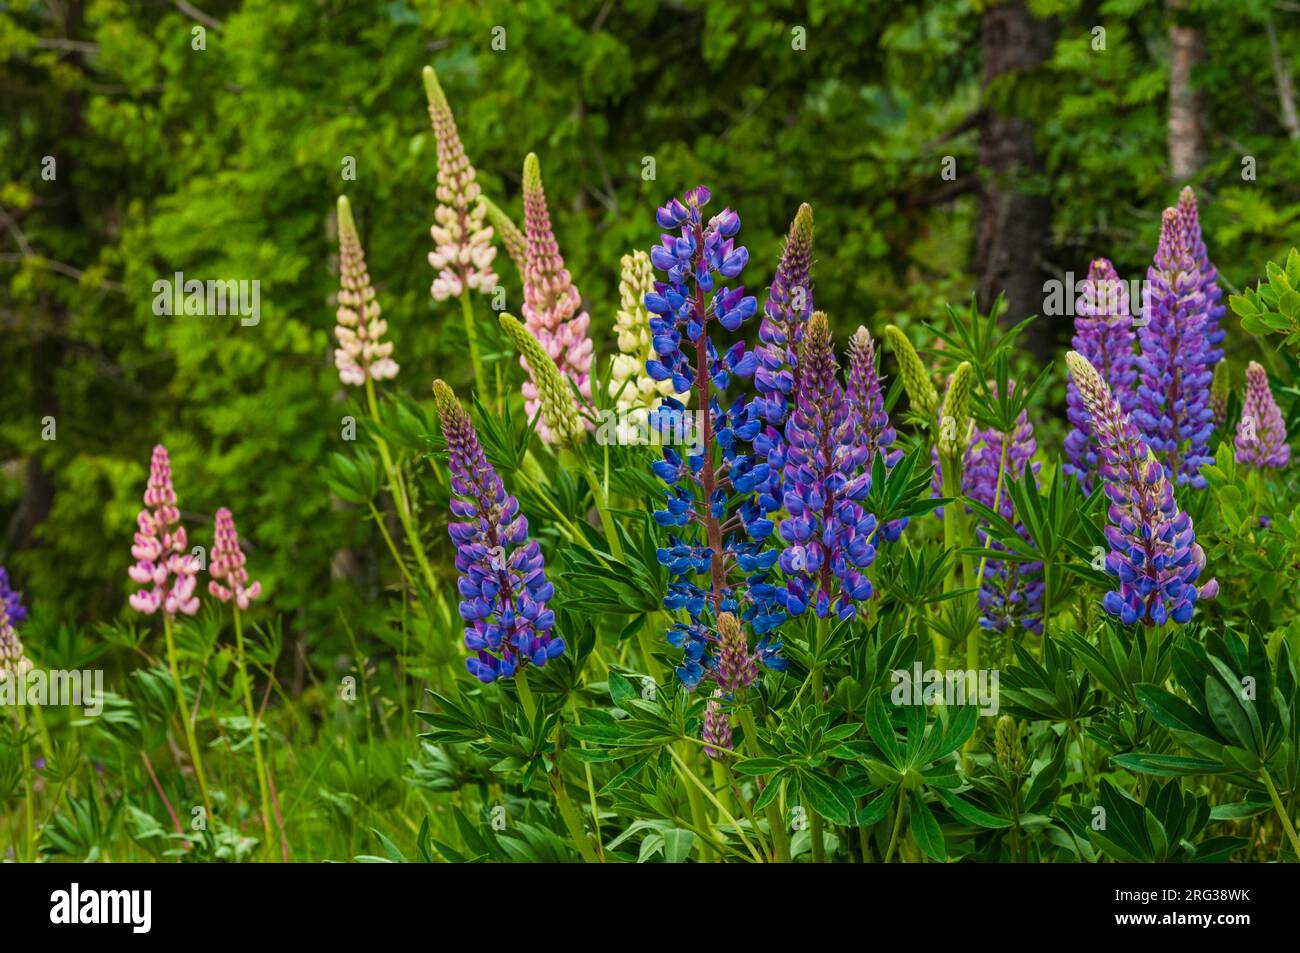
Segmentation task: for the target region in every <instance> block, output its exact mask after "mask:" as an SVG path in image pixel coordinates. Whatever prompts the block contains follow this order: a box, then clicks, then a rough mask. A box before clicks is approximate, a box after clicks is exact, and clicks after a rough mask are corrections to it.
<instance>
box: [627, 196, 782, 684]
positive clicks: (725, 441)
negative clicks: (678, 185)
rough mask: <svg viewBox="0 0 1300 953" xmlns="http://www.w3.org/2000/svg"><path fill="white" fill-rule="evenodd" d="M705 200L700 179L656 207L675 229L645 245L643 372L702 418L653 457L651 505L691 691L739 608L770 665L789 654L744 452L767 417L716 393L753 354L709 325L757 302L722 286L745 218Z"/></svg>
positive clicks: (750, 463)
mask: <svg viewBox="0 0 1300 953" xmlns="http://www.w3.org/2000/svg"><path fill="white" fill-rule="evenodd" d="M708 199H709V192H708V190H707V189H705V188H703V187H699V188H695V189H691V190H690V191H689V192H687V193H686V195H685V196H684V198H683V200H677V199H672V200H671V201H669V202H668V204H666V205H664V206H662V207H661V208H660V209H659V210H658V212H657V214H656V216H655V220H656V221H657V222H658V224H659V226H660V227H661V228H663V229H668V230H670V231H665V232H664V233H663V234H662V235H661V236H660V241H659V244H658V245H655V246H654V247H653V248H652V249H651V251H650V262H651V264H652V265H653V266H654V268H655V269H656V270H658V271H659V272H661V273H663V276H664V280H663V281H656V282H655V283H654V290H653V291H651V292H648V293H647V294H646V296H645V307H646V310H647V311H649V312H650V315H651V317H650V322H649V323H650V334H651V346H652V348H653V350H654V355H653V357H651V358H650V359H649V360H647V361H646V373H647V374H649V375H650V377H651V378H653V379H654V380H656V381H672V384H673V390H674V392H675V393H678V394H681V393H686V392H688V391H691V390H694V391H695V393H696V400H697V401H698V403H697V406H698V408H699V411H697V413H699V414H700V415H701V416H702V418H703V424H702V426H701V427H700V428H699V430H700V435H699V439H698V441H697V443H696V445H695V446H693V447H691V448H689V449H688V450H687V451H686V452H685V455H683V453H682V452H679V451H678V450H677V449H675V448H673V447H670V446H666V447H664V449H663V458H662V459H661V460H658V461H656V462H655V463H654V465H653V469H654V473H655V475H656V476H657V477H659V479H660V480H662V481H663V482H664V483H665V484H666V485H667V489H666V490H665V493H664V496H665V499H666V505H665V508H664V509H662V510H659V511H656V512H655V513H654V514H653V516H654V520H655V522H656V523H658V524H659V525H660V526H666V527H669V528H670V533H669V536H668V545H666V546H664V547H662V548H660V549H659V550H658V552H657V554H656V555H657V556H658V559H659V562H660V563H661V564H662V565H663V566H664V567H665V568H667V569H668V572H669V575H670V577H671V581H670V582H669V584H668V594H667V596H666V597H665V598H664V608H665V609H667V610H668V611H669V612H676V611H677V610H679V609H684V610H685V611H686V613H687V614H688V616H689V622H679V623H677V624H676V625H674V626H673V627H672V628H671V629H670V630H669V632H668V633H667V638H668V640H669V642H671V643H672V644H673V645H675V646H676V647H678V648H680V649H682V651H683V655H684V658H683V660H682V663H681V664H680V665H679V666H678V667H677V677H678V678H679V680H680V681H681V682H682V684H684V685H685V686H686V687H687V688H688V689H692V688H694V687H695V686H696V685H698V684H699V682H700V680H701V679H702V678H703V677H704V675H705V674H706V670H707V669H708V668H709V666H711V665H713V664H715V663H716V660H715V659H714V653H712V650H711V646H712V645H713V644H714V643H715V642H716V636H715V635H714V634H713V632H712V628H711V625H712V624H716V620H717V619H718V618H719V617H720V616H721V615H722V614H724V613H734V614H736V615H739V616H740V618H741V621H743V622H744V623H746V624H747V625H749V626H750V627H752V629H753V631H754V632H755V633H756V634H757V635H758V636H759V641H758V654H759V658H760V660H761V661H762V662H763V663H764V664H765V665H767V666H768V667H769V668H775V669H782V668H784V667H785V664H786V663H785V660H784V659H783V658H782V657H781V656H780V648H781V643H780V641H779V640H777V639H774V638H772V637H770V636H769V634H768V633H770V632H772V630H774V629H775V628H776V627H777V626H779V625H780V624H781V622H782V621H784V619H785V612H784V611H783V610H782V608H781V605H780V602H779V601H778V599H777V592H776V587H775V585H773V584H772V583H771V582H770V581H769V578H768V577H769V574H770V572H771V570H772V567H773V566H774V564H775V562H776V558H777V554H776V552H775V551H774V550H771V549H766V550H765V549H764V544H765V541H766V540H767V538H768V537H769V536H771V534H772V529H773V523H772V521H771V520H769V519H767V517H766V514H765V510H764V509H763V508H762V507H760V505H759V503H758V501H757V499H756V497H757V493H756V490H760V489H762V488H763V487H765V486H766V485H767V481H768V480H769V477H770V466H769V464H768V462H767V460H766V459H764V458H763V456H762V455H761V454H759V453H757V452H755V453H753V454H752V455H751V454H747V453H744V452H742V451H743V450H744V449H745V445H746V444H751V443H752V442H753V441H754V439H755V437H756V436H757V435H758V433H759V430H760V427H761V426H762V421H761V419H759V418H757V417H756V416H754V415H753V414H751V412H750V408H749V404H748V402H747V400H746V399H745V397H743V396H742V397H739V398H737V399H736V400H735V401H734V402H733V403H732V404H731V406H730V407H727V408H726V409H724V408H723V406H722V404H721V403H720V400H719V395H720V394H721V393H722V392H723V391H725V390H726V388H727V387H728V385H729V384H730V382H731V379H732V377H733V376H734V377H737V378H746V377H750V376H752V375H753V374H754V370H755V367H756V365H757V358H756V356H755V354H754V352H752V351H749V352H747V351H746V349H745V342H744V341H743V340H738V341H736V342H735V343H734V344H733V345H732V346H731V347H729V348H728V349H727V350H726V352H725V353H723V354H721V355H720V354H719V353H718V350H717V348H716V346H715V344H714V342H713V340H712V338H711V337H710V334H709V328H710V326H712V325H721V326H722V328H723V329H724V330H726V331H729V332H735V331H738V330H739V329H740V328H741V326H742V325H743V324H744V323H745V321H747V320H748V319H750V318H752V317H753V316H754V314H755V313H756V312H757V310H758V304H757V301H756V299H755V298H754V297H753V296H752V295H746V294H745V289H744V288H743V287H737V288H730V287H727V286H726V285H725V284H723V282H724V281H727V280H731V279H735V278H737V277H739V275H740V273H741V271H742V270H743V269H744V267H745V264H746V262H747V261H748V259H749V253H748V252H747V251H746V250H745V248H744V247H743V246H740V245H737V244H736V241H735V236H736V234H737V232H739V230H740V216H738V215H737V214H736V213H735V212H734V211H732V210H731V209H723V210H722V211H721V212H719V213H718V214H717V215H714V216H713V217H712V218H709V219H708V220H706V219H705V218H704V216H703V214H702V208H703V206H704V204H705V203H706V202H707V201H708ZM683 409H684V408H683V404H682V402H681V401H679V400H677V399H675V398H673V397H665V398H664V399H663V401H662V403H661V404H660V407H659V411H658V415H659V421H660V425H661V426H664V425H665V424H667V425H668V426H671V425H672V419H673V416H674V415H677V414H680V413H682V411H683ZM679 534H680V535H679ZM741 574H743V577H742V578H737V577H738V576H740V575H741ZM701 577H704V578H705V579H707V584H706V585H703V586H702V585H701V581H702V580H701ZM710 620H713V623H711V622H710Z"/></svg>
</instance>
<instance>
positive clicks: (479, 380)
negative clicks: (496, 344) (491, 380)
mask: <svg viewBox="0 0 1300 953" xmlns="http://www.w3.org/2000/svg"><path fill="white" fill-rule="evenodd" d="M460 313H461V317H463V318H464V319H465V340H466V341H467V342H468V343H469V360H470V363H471V364H473V365H474V388H475V389H476V390H477V391H478V395H479V399H480V400H482V401H484V402H486V401H487V400H488V389H487V379H486V378H485V377H484V376H483V360H482V358H480V357H479V353H478V329H477V328H475V326H474V306H473V305H471V304H470V302H469V289H468V288H466V289H465V290H464V291H462V292H461V293H460Z"/></svg>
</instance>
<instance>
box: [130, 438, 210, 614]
mask: <svg viewBox="0 0 1300 953" xmlns="http://www.w3.org/2000/svg"><path fill="white" fill-rule="evenodd" d="M136 523H137V530H136V534H135V542H134V545H132V547H131V555H132V556H134V557H135V561H136V562H135V565H134V566H132V567H131V568H130V570H129V571H128V575H130V577H131V579H132V580H133V581H135V582H137V583H139V584H140V585H148V584H149V583H153V588H152V589H141V590H140V591H139V592H137V593H136V594H135V595H133V596H131V598H130V600H129V601H130V603H131V608H132V609H134V610H136V611H137V612H143V613H144V614H145V615H153V614H154V613H155V612H157V611H158V610H159V609H162V611H163V612H165V613H167V615H175V614H176V613H178V612H179V613H182V614H184V615H194V613H196V612H198V611H199V597H198V596H197V595H196V594H195V591H194V590H195V587H196V584H197V579H196V576H197V574H198V567H197V566H196V565H195V563H194V559H193V557H192V556H191V555H190V554H189V553H188V552H186V550H187V548H188V546H189V543H188V540H187V538H186V535H185V527H184V526H182V525H181V511H180V510H179V509H177V507H176V490H175V489H174V488H173V487H172V464H171V458H170V457H169V456H168V455H167V448H166V447H164V446H163V445H162V444H158V446H156V447H154V448H153V459H152V460H151V461H150V464H149V484H148V486H146V487H145V491H144V509H142V510H141V511H140V515H139V516H138V517H136Z"/></svg>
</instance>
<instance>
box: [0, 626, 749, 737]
mask: <svg viewBox="0 0 1300 953" xmlns="http://www.w3.org/2000/svg"><path fill="white" fill-rule="evenodd" d="M31 670H32V663H31V660H30V659H28V658H27V656H26V655H25V654H24V653H23V643H22V642H20V641H19V640H18V633H17V632H16V631H14V626H13V622H11V621H10V618H9V612H8V610H7V609H6V607H5V604H4V603H3V602H0V682H4V681H7V680H8V679H9V678H11V677H12V678H15V679H20V678H22V677H23V676H24V675H26V674H27V673H28V672H30V671H31ZM728 741H730V738H728Z"/></svg>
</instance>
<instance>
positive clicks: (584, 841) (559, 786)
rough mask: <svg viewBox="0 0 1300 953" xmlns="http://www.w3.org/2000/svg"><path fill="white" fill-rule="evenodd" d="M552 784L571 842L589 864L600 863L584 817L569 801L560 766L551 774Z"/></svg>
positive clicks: (556, 803)
mask: <svg viewBox="0 0 1300 953" xmlns="http://www.w3.org/2000/svg"><path fill="white" fill-rule="evenodd" d="M550 782H551V792H552V793H553V794H554V795H555V805H556V807H558V808H559V809H560V817H561V818H562V819H563V820H564V826H565V827H566V828H568V830H569V840H571V841H572V842H573V846H574V847H575V848H577V850H578V853H579V855H581V857H582V859H583V861H585V862H586V863H588V864H598V863H600V858H599V857H597V856H596V849H595V848H594V847H593V846H592V844H591V838H590V837H588V836H587V831H586V829H585V828H584V827H583V826H582V817H581V815H579V814H578V809H577V808H576V807H574V806H573V801H571V800H570V799H569V792H568V789H566V788H565V786H564V778H562V777H560V768H559V766H558V765H557V766H556V768H555V770H554V771H553V772H551V774H550Z"/></svg>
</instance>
